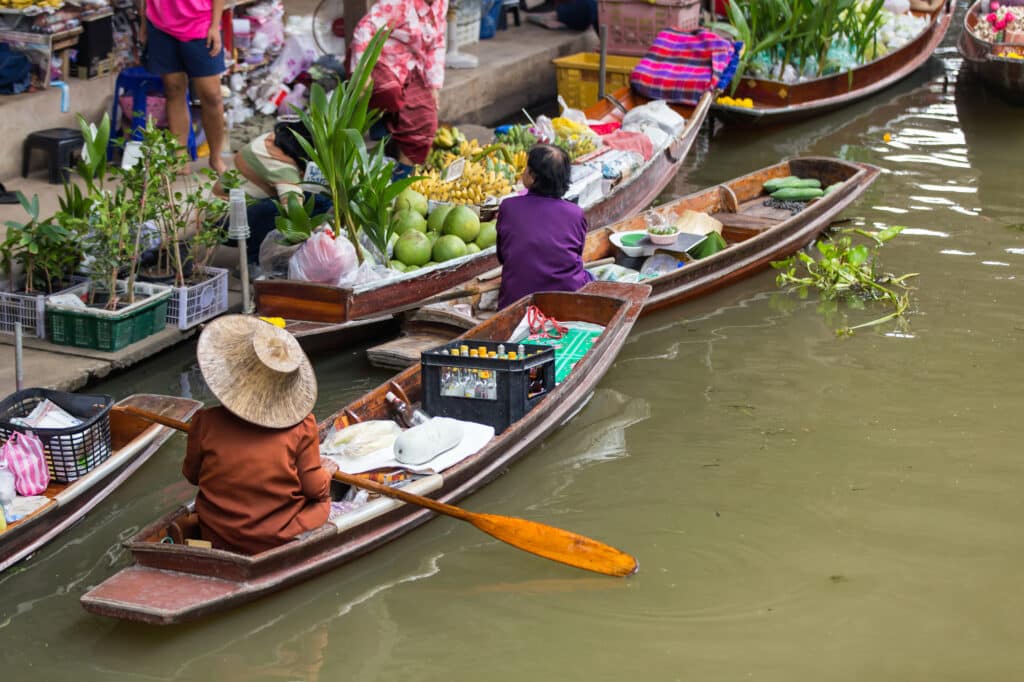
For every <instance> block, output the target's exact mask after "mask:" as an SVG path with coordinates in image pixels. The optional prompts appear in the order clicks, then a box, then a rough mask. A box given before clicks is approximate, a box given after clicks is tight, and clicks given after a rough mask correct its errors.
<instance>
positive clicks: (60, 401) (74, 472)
mask: <svg viewBox="0 0 1024 682" xmlns="http://www.w3.org/2000/svg"><path fill="white" fill-rule="evenodd" d="M44 400H50V401H51V402H53V403H56V404H57V405H58V406H59V407H60V408H61V409H63V410H64V411H66V412H67V413H68V414H70V415H72V416H74V417H77V418H78V419H81V420H82V423H81V424H79V425H78V426H72V427H70V428H66V429H33V428H29V427H25V426H21V425H20V424H15V423H14V422H13V421H12V420H13V419H16V418H19V417H27V416H28V415H29V414H30V413H31V412H32V410H34V409H35V407H36V405H38V404H39V403H41V402H43V401H44ZM113 404H114V399H113V398H112V397H110V396H109V395H84V394H80V393H64V392H63V391H51V390H48V389H45V388H27V389H25V390H23V391H18V392H17V393H14V394H12V395H10V396H8V397H7V398H5V399H4V400H3V402H0V441H2V442H6V441H7V439H9V438H10V437H11V436H12V435H13V434H14V432H16V431H17V432H20V433H28V432H32V433H34V434H35V435H36V436H38V437H39V440H40V441H42V443H43V450H44V451H45V452H46V461H47V463H48V464H49V465H50V480H51V481H53V482H56V483H71V482H72V481H75V480H77V479H79V478H81V477H82V476H85V475H86V474H87V473H89V472H90V471H92V470H93V469H95V468H96V467H97V466H99V465H100V464H101V463H102V462H103V461H104V460H106V459H107V458H108V457H110V408H111V407H112V406H113Z"/></svg>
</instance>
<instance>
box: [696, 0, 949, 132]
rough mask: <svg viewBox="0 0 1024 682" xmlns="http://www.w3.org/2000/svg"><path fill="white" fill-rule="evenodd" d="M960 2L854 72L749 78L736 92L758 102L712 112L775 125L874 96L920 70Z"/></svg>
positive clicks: (755, 123)
mask: <svg viewBox="0 0 1024 682" xmlns="http://www.w3.org/2000/svg"><path fill="white" fill-rule="evenodd" d="M954 8H955V3H953V2H951V1H947V2H946V3H945V4H944V5H943V6H942V7H940V8H939V9H937V10H936V11H935V13H934V14H933V15H932V16H933V19H932V22H931V23H930V24H929V25H928V27H927V28H926V29H925V30H924V31H922V32H921V35H919V36H917V37H916V38H915V39H914V40H912V41H910V42H909V43H907V44H906V45H904V46H903V47H901V48H900V49H899V50H896V51H895V52H892V53H891V54H888V55H885V56H884V57H882V58H880V59H876V60H875V61H873V62H871V63H869V64H865V65H864V66H862V67H859V68H857V69H854V70H853V72H852V73H853V76H852V81H851V80H850V78H851V77H850V75H849V72H847V73H841V74H836V75H834V76H829V77H825V78H818V79H815V80H811V81H807V82H804V83H797V84H790V85H787V84H785V83H782V82H780V81H772V80H761V79H756V78H744V79H743V80H742V82H741V83H740V85H739V86H738V87H737V89H736V92H735V93H734V94H733V96H734V97H738V98H744V97H749V98H750V99H752V100H754V102H755V103H756V104H755V106H753V107H750V108H747V107H738V106H732V105H725V104H715V105H714V107H713V108H712V116H713V117H714V118H717V119H719V120H721V121H724V122H726V123H729V124H733V125H741V126H770V125H781V124H785V123H793V122H795V121H801V120H804V119H807V118H811V117H813V116H819V115H821V114H825V113H828V112H830V111H835V110H837V109H840V108H842V107H845V106H849V105H850V104H853V103H854V102H858V101H860V100H862V99H865V98H867V97H870V96H871V95H874V94H875V93H878V92H880V91H882V90H884V89H885V88H888V87H889V86H891V85H895V84H896V83H898V82H899V81H901V80H902V79H904V78H906V77H907V76H909V75H910V74H911V73H913V72H914V71H916V70H917V69H918V68H919V67H920V66H921V65H922V64H924V63H925V62H926V61H928V59H929V58H930V57H931V55H932V53H933V52H934V51H935V48H937V47H938V46H939V44H940V43H941V42H942V39H943V38H944V37H945V35H946V32H947V31H948V30H949V26H950V23H951V22H952V20H953V10H954Z"/></svg>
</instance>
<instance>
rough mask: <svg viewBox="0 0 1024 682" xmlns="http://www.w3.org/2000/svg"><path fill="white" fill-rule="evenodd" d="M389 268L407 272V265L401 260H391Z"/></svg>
mask: <svg viewBox="0 0 1024 682" xmlns="http://www.w3.org/2000/svg"><path fill="white" fill-rule="evenodd" d="M388 267H389V268H391V269H392V270H398V271H399V272H405V263H403V262H402V261H400V260H389V261H388Z"/></svg>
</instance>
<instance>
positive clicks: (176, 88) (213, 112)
mask: <svg viewBox="0 0 1024 682" xmlns="http://www.w3.org/2000/svg"><path fill="white" fill-rule="evenodd" d="M161 78H162V80H163V83H164V95H165V96H166V97H167V125H168V127H169V128H170V129H171V132H172V133H174V136H175V137H177V138H178V144H180V145H181V146H182V147H183V148H184V147H187V145H188V126H189V114H188V101H187V99H186V97H185V93H186V91H187V89H188V76H186V75H185V74H184V73H168V74H164V75H163V76H161ZM193 85H194V87H195V89H196V94H197V95H198V96H199V106H200V108H201V110H202V116H203V130H204V131H206V142H207V144H208V145H209V147H210V168H212V169H213V170H214V171H215V172H216V173H217V174H218V175H219V174H221V173H223V172H224V171H225V170H227V164H226V163H224V159H223V157H222V153H223V151H224V100H223V98H222V97H221V94H220V76H219V75H216V76H204V77H202V78H196V79H194V80H193Z"/></svg>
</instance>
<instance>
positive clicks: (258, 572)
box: [81, 283, 650, 624]
mask: <svg viewBox="0 0 1024 682" xmlns="http://www.w3.org/2000/svg"><path fill="white" fill-rule="evenodd" d="M649 291H650V289H649V287H645V286H642V285H624V284H608V283H594V284H592V285H590V286H589V288H588V289H586V290H584V291H583V292H579V293H575V294H565V293H557V294H552V293H547V294H536V295H534V296H533V297H530V298H528V299H524V301H523V302H521V303H520V304H517V305H516V306H513V309H512V310H510V311H509V314H508V315H507V316H504V317H502V318H500V319H499V318H492V319H491V320H488V321H487V322H485V323H483V324H481V325H479V326H477V327H475V328H474V329H472V330H470V331H469V332H467V333H466V334H465V335H464V338H466V339H497V338H502V335H506V336H507V334H508V332H510V331H511V328H512V327H514V323H512V322H511V321H512V318H513V317H515V316H517V315H520V316H521V314H522V313H524V312H525V307H526V305H527V304H529V303H535V304H536V305H538V306H540V307H541V308H542V309H543V310H545V311H550V314H552V315H554V316H555V317H556V318H559V319H581V320H583V321H590V322H595V323H598V324H602V323H603V324H605V325H606V329H605V332H604V334H602V335H601V337H599V339H598V340H597V342H596V343H595V345H594V347H593V348H592V349H591V351H590V352H589V353H588V354H587V355H586V356H585V357H584V358H583V360H581V361H580V363H579V364H578V365H577V367H576V369H575V370H574V371H573V372H572V373H571V374H570V375H569V377H568V378H567V379H566V380H565V382H563V384H561V385H560V386H559V387H558V388H557V389H556V390H555V391H553V392H552V394H551V395H550V396H549V397H548V398H546V399H545V400H543V401H541V402H540V403H539V404H538V405H537V406H536V407H535V408H534V409H533V410H531V411H530V412H529V413H528V414H527V415H526V416H525V417H524V418H523V419H521V420H520V421H518V422H516V423H515V424H513V425H511V426H510V427H509V428H508V429H506V430H505V431H504V432H503V433H502V434H501V435H500V436H497V437H495V438H494V439H492V440H491V442H490V443H488V444H487V445H486V446H485V447H484V448H483V449H482V450H480V451H479V452H477V453H476V454H474V455H472V456H470V457H469V458H467V459H465V460H463V461H462V462H460V463H458V464H456V465H454V466H452V467H450V468H449V469H446V470H445V471H444V472H443V476H441V475H438V474H435V475H433V476H428V477H426V478H423V479H420V480H418V481H416V482H415V483H414V484H413V485H418V486H419V488H412V489H411V492H418V493H419V494H427V495H429V496H430V497H432V498H434V499H437V500H440V501H442V502H445V503H449V504H451V503H455V502H458V501H459V500H461V499H463V498H465V497H466V496H468V495H470V494H472V493H473V492H475V491H477V490H479V489H480V488H481V487H483V486H485V485H486V484H487V483H489V482H490V481H492V480H493V479H494V478H496V477H497V476H499V475H501V474H502V473H504V472H505V471H506V470H507V469H508V468H509V467H510V466H511V465H512V464H513V463H515V461H516V460H518V459H519V458H521V457H522V456H524V455H525V454H526V453H527V452H529V451H530V449H532V447H533V446H534V445H535V444H536V443H538V442H539V441H540V440H541V439H543V438H544V437H545V436H547V435H548V434H549V433H551V432H552V431H554V430H555V429H557V428H558V427H559V426H561V425H562V424H563V423H564V422H565V421H566V419H567V418H568V417H570V416H571V415H572V414H573V413H574V412H575V411H576V410H578V409H579V408H580V407H581V406H582V405H583V403H584V402H585V401H586V400H587V399H588V398H589V396H590V394H591V393H592V392H593V391H594V389H595V388H596V386H597V384H598V382H599V381H600V379H601V377H603V376H604V374H605V372H607V370H608V369H609V368H610V367H611V365H612V363H613V362H614V360H615V357H616V355H617V354H618V350H619V349H620V348H621V346H622V344H623V343H624V342H625V340H626V337H627V335H628V334H629V331H630V329H631V328H632V326H633V322H635V320H636V318H637V316H638V315H639V314H640V311H641V309H642V308H643V303H644V300H645V299H646V297H647V294H648V292H649ZM515 321H516V322H517V321H518V317H517V318H516V320H515ZM419 378H420V370H419V367H418V366H417V367H413V368H409V369H407V370H405V371H404V372H402V373H400V374H398V375H397V376H396V377H395V378H394V379H392V380H391V381H390V382H388V383H387V384H385V385H383V386H381V387H379V388H377V389H375V390H374V391H371V392H370V393H369V394H367V395H366V396H364V397H363V398H361V399H360V400H358V401H356V402H355V403H352V404H350V405H349V406H348V407H346V408H345V409H344V410H342V411H341V412H339V414H338V415H337V416H336V417H335V418H337V419H342V418H349V417H351V418H354V419H369V418H387V417H386V415H387V412H386V410H387V402H386V400H385V398H384V394H385V393H386V392H387V391H389V390H395V389H396V388H397V389H398V390H400V391H402V392H404V393H405V394H406V395H407V396H408V397H409V399H410V400H411V401H413V402H415V401H418V400H419V398H420V394H421V390H422V387H421V385H420V383H419ZM335 418H332V419H330V420H327V421H325V422H324V423H323V424H321V431H322V432H323V431H325V430H326V429H327V428H329V426H330V424H331V423H332V422H333V421H334V419H335ZM371 504H374V505H377V504H380V505H382V506H380V507H379V508H378V509H374V510H373V515H371V514H370V510H367V511H366V512H365V519H360V518H358V514H359V513H361V512H356V515H357V517H356V518H354V519H352V520H349V521H347V523H348V525H347V526H345V525H335V526H332V525H330V524H328V525H325V526H323V527H321V528H319V529H317V530H315V531H312V532H310V533H307V534H306V535H304V536H302V537H300V538H298V539H297V540H296V541H295V542H291V543H288V544H286V545H283V546H281V547H278V548H275V549H273V550H270V551H268V552H264V553H262V554H259V555H256V556H244V555H239V554H234V553H231V552H224V551H220V550H214V549H204V548H195V547H186V546H182V545H171V544H166V543H162V542H159V541H158V538H159V535H160V533H161V532H162V531H163V529H165V528H167V527H168V525H169V524H170V523H171V522H172V521H173V520H174V519H175V518H179V517H180V516H181V515H182V514H183V513H184V512H185V510H177V511H175V512H172V513H171V514H168V515H167V516H165V517H164V518H162V519H160V520H158V521H156V522H154V523H153V524H151V525H149V526H147V527H146V528H144V529H143V530H141V531H139V533H137V534H136V535H135V536H134V537H133V538H132V539H131V540H129V541H128V542H127V543H126V546H127V547H128V548H129V549H130V550H131V552H132V556H133V559H134V560H135V562H136V563H135V565H133V566H130V567H128V568H126V569H124V570H122V571H120V572H118V573H117V574H115V575H114V576H112V577H111V578H109V579H108V580H106V581H104V582H103V583H102V584H101V585H99V586H97V587H95V588H93V589H92V590H90V591H89V592H88V593H86V594H85V595H84V596H83V597H82V599H81V601H82V605H83V607H84V608H85V609H86V610H87V611H89V612H90V613H94V614H97V615H103V616H110V617H114V618H121V619H126V620H132V621H141V622H147V623H154V624H171V623H179V622H183V621H188V620H193V619H195V618H200V617H203V616H208V615H211V614H213V613H216V612H220V611H224V610H226V609H228V608H231V607H234V606H237V605H239V604H242V603H244V602H247V601H251V600H253V599H256V598H258V597H261V596H263V595H266V594H269V593H271V592H274V591H277V590H280V589H283V588H286V587H288V586H290V585H293V584H296V583H298V582H301V581H304V580H307V579H309V578H310V577H312V576H314V575H317V574H320V573H323V572H325V571H328V570H331V569H332V568H335V567H337V566H339V565H341V564H343V563H346V562H349V561H351V560H353V559H355V558H357V557H359V556H362V555H363V554H366V553H367V552H370V551H372V550H374V549H376V548H377V547H380V546H381V545H383V544H385V543H387V542H390V541H391V540H394V539H396V538H398V537H400V536H402V535H404V534H405V533H408V532H409V531H411V530H413V529H415V528H416V527H418V526H420V525H422V524H423V523H425V522H426V521H428V520H430V519H431V518H433V516H434V513H433V512H431V511H429V510H426V509H423V508H420V507H414V506H411V505H407V504H405V503H402V502H398V501H394V500H390V499H380V500H375V501H374V502H372V503H371ZM342 520H343V523H345V517H342Z"/></svg>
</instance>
